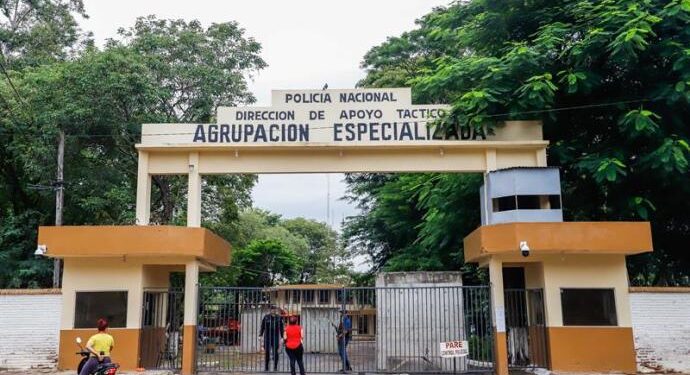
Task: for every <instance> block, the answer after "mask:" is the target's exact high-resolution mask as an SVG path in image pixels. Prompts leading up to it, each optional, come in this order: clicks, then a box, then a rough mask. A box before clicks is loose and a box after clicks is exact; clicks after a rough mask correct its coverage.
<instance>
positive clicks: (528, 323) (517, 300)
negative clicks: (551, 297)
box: [504, 289, 548, 368]
mask: <svg viewBox="0 0 690 375" xmlns="http://www.w3.org/2000/svg"><path fill="white" fill-rule="evenodd" d="M504 296H505V308H506V310H505V311H506V315H505V317H506V330H507V335H506V338H507V340H508V343H507V344H508V367H509V368H535V367H541V368H547V367H548V351H547V347H546V318H545V315H544V292H543V290H542V289H506V290H505V294H504Z"/></svg>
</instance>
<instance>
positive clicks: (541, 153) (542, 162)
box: [536, 148, 547, 167]
mask: <svg viewBox="0 0 690 375" xmlns="http://www.w3.org/2000/svg"><path fill="white" fill-rule="evenodd" d="M536 158H537V167H546V166H547V165H546V149H545V148H543V149H540V150H537V155H536Z"/></svg>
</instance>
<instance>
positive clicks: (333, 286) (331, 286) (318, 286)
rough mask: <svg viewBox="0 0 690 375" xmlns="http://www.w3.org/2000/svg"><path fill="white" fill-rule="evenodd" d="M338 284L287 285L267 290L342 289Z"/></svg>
mask: <svg viewBox="0 0 690 375" xmlns="http://www.w3.org/2000/svg"><path fill="white" fill-rule="evenodd" d="M344 287H345V286H343V285H340V284H287V285H277V286H274V287H270V288H268V289H269V290H317V289H342V288H344Z"/></svg>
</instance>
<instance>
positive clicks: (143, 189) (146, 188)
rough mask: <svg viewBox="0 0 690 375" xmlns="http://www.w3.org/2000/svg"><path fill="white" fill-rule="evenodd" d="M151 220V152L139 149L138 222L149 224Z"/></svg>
mask: <svg viewBox="0 0 690 375" xmlns="http://www.w3.org/2000/svg"><path fill="white" fill-rule="evenodd" d="M150 220H151V175H150V174H149V153H148V152H146V151H139V165H138V169H137V209H136V224H137V225H149V221H150Z"/></svg>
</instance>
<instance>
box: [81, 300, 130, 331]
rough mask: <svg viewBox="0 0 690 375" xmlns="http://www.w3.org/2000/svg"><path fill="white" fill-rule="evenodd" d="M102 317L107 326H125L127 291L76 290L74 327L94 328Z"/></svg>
mask: <svg viewBox="0 0 690 375" xmlns="http://www.w3.org/2000/svg"><path fill="white" fill-rule="evenodd" d="M100 318H104V319H106V320H107V321H108V326H110V327H113V328H124V327H126V326H127V292H77V298H76V303H75V308H74V328H94V327H96V322H97V321H98V319H100Z"/></svg>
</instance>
